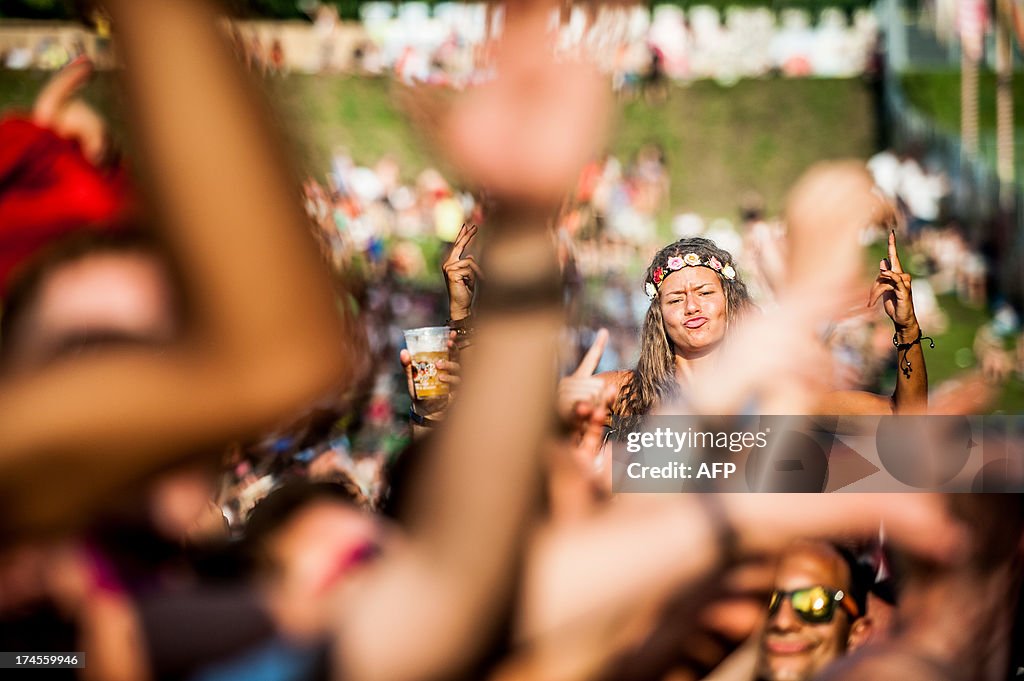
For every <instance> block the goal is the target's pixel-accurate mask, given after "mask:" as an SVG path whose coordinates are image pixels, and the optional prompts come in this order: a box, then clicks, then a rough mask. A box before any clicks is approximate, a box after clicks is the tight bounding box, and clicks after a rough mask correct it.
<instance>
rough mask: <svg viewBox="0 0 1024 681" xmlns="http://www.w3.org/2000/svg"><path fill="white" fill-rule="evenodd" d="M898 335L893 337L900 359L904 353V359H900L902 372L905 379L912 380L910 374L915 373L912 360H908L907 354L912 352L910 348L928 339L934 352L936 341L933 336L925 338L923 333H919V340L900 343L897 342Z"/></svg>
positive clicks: (929, 345)
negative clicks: (901, 353)
mask: <svg viewBox="0 0 1024 681" xmlns="http://www.w3.org/2000/svg"><path fill="white" fill-rule="evenodd" d="M896 335H897V334H895V333H894V334H893V335H892V344H893V346H895V348H896V356H897V357H899V354H900V351H901V350H902V351H903V357H902V358H900V359H899V367H900V371H902V372H903V375H904V376H905V377H907V378H910V374H911V373H913V371H914V368H913V367H912V366H911V365H910V360H909V359H907V353H909V352H910V348H912V347H913V346H915V345H920V344H921V341H922V340H925V339H927V340H928V347H930V348H931V349H932V350H934V349H935V339H933V338H932V337H931V336H925V335H924V332H923V331H918V333H917V338H915V339H914V340H912V341H910V342H909V343H900V342H898V341H897V340H896Z"/></svg>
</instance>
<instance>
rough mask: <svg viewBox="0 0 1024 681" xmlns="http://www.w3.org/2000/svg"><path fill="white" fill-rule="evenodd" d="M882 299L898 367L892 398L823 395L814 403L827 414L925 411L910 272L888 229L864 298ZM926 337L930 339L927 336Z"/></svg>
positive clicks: (925, 390) (839, 393)
mask: <svg viewBox="0 0 1024 681" xmlns="http://www.w3.org/2000/svg"><path fill="white" fill-rule="evenodd" d="M879 300H881V301H882V309H884V310H885V314H886V315H888V316H889V319H891V320H892V323H893V329H894V333H893V346H894V347H893V350H894V351H895V353H896V360H897V363H898V368H899V370H898V371H897V372H896V389H895V391H893V394H892V397H891V398H890V397H886V396H884V395H875V394H874V393H868V392H860V391H837V392H834V393H830V394H827V395H826V396H825V397H824V399H823V400H822V403H821V404H819V405H818V407H817V408H818V412H819V413H823V414H824V413H827V414H848V415H856V414H889V413H892V414H925V413H927V412H928V369H927V368H926V367H925V363H924V350H923V349H922V347H921V342H922V340H924V339H922V335H921V327H920V325H919V324H918V323H917V315H916V314H915V313H914V298H913V295H912V293H911V287H910V275H909V274H907V273H906V272H904V271H903V265H902V264H900V257H899V253H897V252H896V233H895V232H889V257H888V259H887V260H883V261H881V262H880V263H879V267H878V277H877V278H876V279H875V284H874V286H872V287H871V295H870V299H869V301H868V305H869V306H873V305H874V304H875V303H877V302H878V301H879ZM927 340H929V341H930V340H931V339H930V338H929V339H927Z"/></svg>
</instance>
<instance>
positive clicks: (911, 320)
mask: <svg viewBox="0 0 1024 681" xmlns="http://www.w3.org/2000/svg"><path fill="white" fill-rule="evenodd" d="M879 298H881V300H882V308H883V309H884V310H885V314H887V315H889V319H891V320H892V321H893V324H894V325H895V326H896V333H897V334H908V333H909V334H910V335H912V336H913V337H914V338H916V337H917V335H918V332H919V331H920V329H919V327H918V324H917V316H916V315H915V314H914V299H913V296H912V294H911V290H910V275H909V274H907V273H906V272H904V271H903V266H902V265H901V264H900V257H899V254H898V253H897V252H896V233H895V232H889V259H888V261H886V260H882V261H880V262H879V263H878V278H877V279H875V284H874V286H872V287H871V296H870V298H869V300H868V307H871V306H873V305H874V304H875V303H877V302H878V300H879ZM908 340H913V338H909V339H908Z"/></svg>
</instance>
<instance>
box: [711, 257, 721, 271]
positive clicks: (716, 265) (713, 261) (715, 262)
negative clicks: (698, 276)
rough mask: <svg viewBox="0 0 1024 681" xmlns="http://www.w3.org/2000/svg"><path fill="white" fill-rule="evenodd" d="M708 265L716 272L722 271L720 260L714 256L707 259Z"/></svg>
mask: <svg viewBox="0 0 1024 681" xmlns="http://www.w3.org/2000/svg"><path fill="white" fill-rule="evenodd" d="M708 266H710V267H711V269H713V270H714V271H716V272H721V271H722V261H721V260H719V259H718V258H716V257H715V256H711V258H710V259H709V260H708Z"/></svg>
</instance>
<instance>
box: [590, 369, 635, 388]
mask: <svg viewBox="0 0 1024 681" xmlns="http://www.w3.org/2000/svg"><path fill="white" fill-rule="evenodd" d="M632 374H633V372H632V371H630V370H629V369H616V370H615V371H602V372H601V373H599V374H597V377H598V378H600V379H601V380H602V381H604V384H605V385H614V386H615V389H616V390H617V391H618V390H622V386H624V385H626V381H628V380H629V377H630V376H631V375H632Z"/></svg>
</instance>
